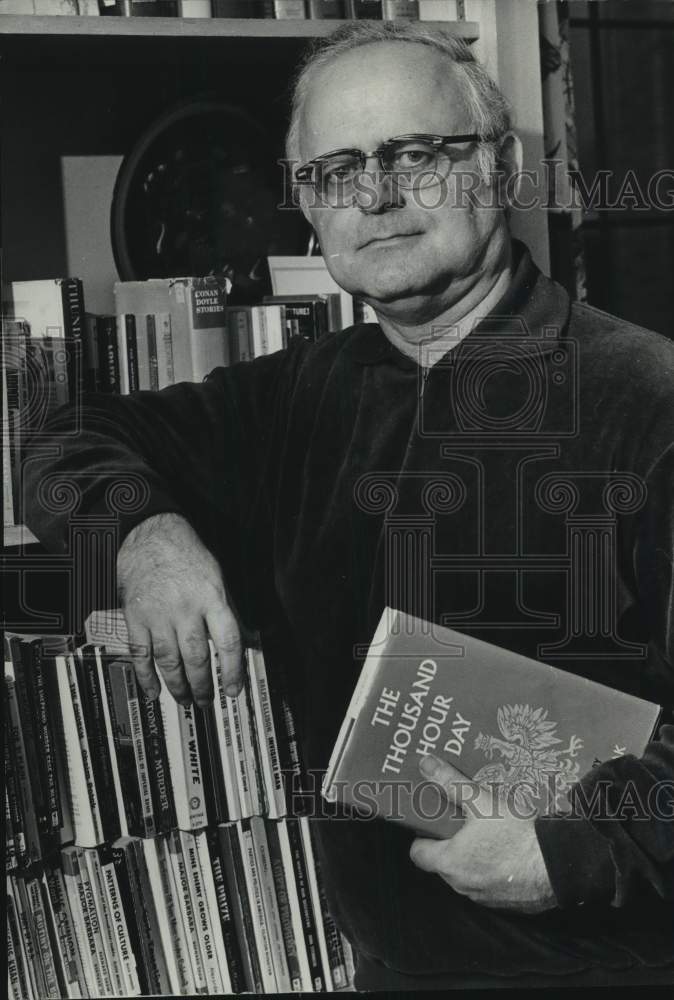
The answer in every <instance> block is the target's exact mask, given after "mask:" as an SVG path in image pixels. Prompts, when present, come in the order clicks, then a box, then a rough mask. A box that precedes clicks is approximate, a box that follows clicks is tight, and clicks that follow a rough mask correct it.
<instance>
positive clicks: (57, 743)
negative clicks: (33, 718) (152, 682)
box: [45, 656, 75, 846]
mask: <svg viewBox="0 0 674 1000" xmlns="http://www.w3.org/2000/svg"><path fill="white" fill-rule="evenodd" d="M45 685H46V690H47V708H48V711H49V719H50V724H51V727H52V731H53V733H54V749H55V766H56V782H57V784H58V790H59V802H60V805H61V826H60V829H59V832H58V838H57V839H58V843H59V844H60V845H61V846H64V845H66V844H70V843H71V842H72V841H73V840H74V838H75V828H74V823H73V816H72V794H71V789H70V786H69V782H68V774H69V768H68V757H67V752H66V736H65V727H64V724H63V710H62V706H61V697H60V694H59V681H58V671H57V667H56V660H55V658H54V657H53V656H52V657H50V661H49V670H47V671H46V672H45Z"/></svg>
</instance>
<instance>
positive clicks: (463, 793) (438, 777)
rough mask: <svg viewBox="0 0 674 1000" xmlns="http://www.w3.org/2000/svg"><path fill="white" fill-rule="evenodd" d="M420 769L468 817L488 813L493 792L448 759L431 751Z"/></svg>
mask: <svg viewBox="0 0 674 1000" xmlns="http://www.w3.org/2000/svg"><path fill="white" fill-rule="evenodd" d="M419 770H420V771H421V773H422V774H423V776H424V777H425V778H427V779H428V780H429V781H431V782H433V784H435V785H438V786H439V787H440V788H442V790H443V792H444V793H445V795H446V796H447V798H448V799H449V801H450V802H451V803H453V804H454V805H456V806H458V807H459V808H460V809H461V810H462V811H463V813H464V815H465V817H466V819H470V818H471V817H474V816H476V815H478V816H479V815H480V814H481V813H482V814H483V815H484V814H488V811H489V806H490V804H491V792H490V791H489V789H487V788H483V787H482V786H481V785H478V784H477V782H475V781H471V779H470V778H469V777H468V776H467V775H465V774H464V773H463V771H459V769H458V767H454V765H453V764H450V763H449V762H448V761H446V760H441V759H440V758H439V757H436V756H435V755H434V754H432V753H429V754H426V755H425V756H424V757H422V758H421V761H420V763H419Z"/></svg>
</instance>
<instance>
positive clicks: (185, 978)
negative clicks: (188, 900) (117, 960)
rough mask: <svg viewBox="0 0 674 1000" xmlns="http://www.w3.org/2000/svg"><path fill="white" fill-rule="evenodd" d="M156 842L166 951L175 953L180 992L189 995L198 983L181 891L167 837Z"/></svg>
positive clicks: (159, 838)
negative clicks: (163, 907) (195, 977)
mask: <svg viewBox="0 0 674 1000" xmlns="http://www.w3.org/2000/svg"><path fill="white" fill-rule="evenodd" d="M154 843H155V844H156V850H157V867H158V870H159V878H160V880H161V887H162V895H163V899H164V902H165V905H166V920H167V930H168V934H169V937H170V947H165V951H166V952H167V953H168V951H169V950H170V951H171V952H172V954H173V958H174V961H175V968H176V974H177V978H178V992H179V993H180V994H181V995H183V996H189V995H190V994H192V993H194V992H196V985H195V982H194V976H193V975H192V963H191V962H190V954H189V944H188V941H187V935H186V933H185V928H184V925H183V918H182V915H181V913H180V908H179V904H178V901H179V899H180V893H179V891H178V889H177V887H176V885H175V880H174V878H173V870H172V867H171V859H170V856H169V849H168V842H167V840H166V837H157V839H156V840H155V841H154Z"/></svg>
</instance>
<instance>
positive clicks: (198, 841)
mask: <svg viewBox="0 0 674 1000" xmlns="http://www.w3.org/2000/svg"><path fill="white" fill-rule="evenodd" d="M194 842H195V846H196V851H197V860H198V863H199V868H200V871H201V884H202V886H203V892H204V897H205V899H206V913H207V914H208V919H209V924H210V929H211V936H212V939H213V950H214V951H215V957H216V959H217V963H218V967H219V970H220V979H221V981H222V984H223V985H222V988H223V990H224V992H225V993H231V992H232V982H231V978H230V975H229V961H228V959H227V951H226V949H225V940H224V938H223V935H222V926H221V923H220V913H219V907H218V898H217V896H216V892H215V882H214V877H213V870H212V868H211V856H210V852H209V849H208V839H207V835H206V831H205V830H202V831H201V832H200V833H197V834H196V835H195V837H194Z"/></svg>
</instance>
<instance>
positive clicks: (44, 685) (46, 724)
mask: <svg viewBox="0 0 674 1000" xmlns="http://www.w3.org/2000/svg"><path fill="white" fill-rule="evenodd" d="M32 653H33V670H34V686H35V707H36V724H37V733H38V748H39V755H40V759H41V761H42V766H43V773H44V779H45V782H44V787H45V793H46V806H47V820H48V825H49V829H50V832H53V833H55V832H57V831H58V830H59V829H60V827H61V824H62V822H63V810H62V808H61V796H60V794H59V787H58V777H57V773H56V747H55V743H54V732H53V727H52V722H51V718H50V714H49V707H48V696H49V690H50V685H49V683H48V682H47V680H46V678H45V671H47V670H51V671H52V672H53V669H54V664H53V660H52V659H51V658H49V659H46V658H45V657H44V655H43V650H42V643H33V644H32Z"/></svg>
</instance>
